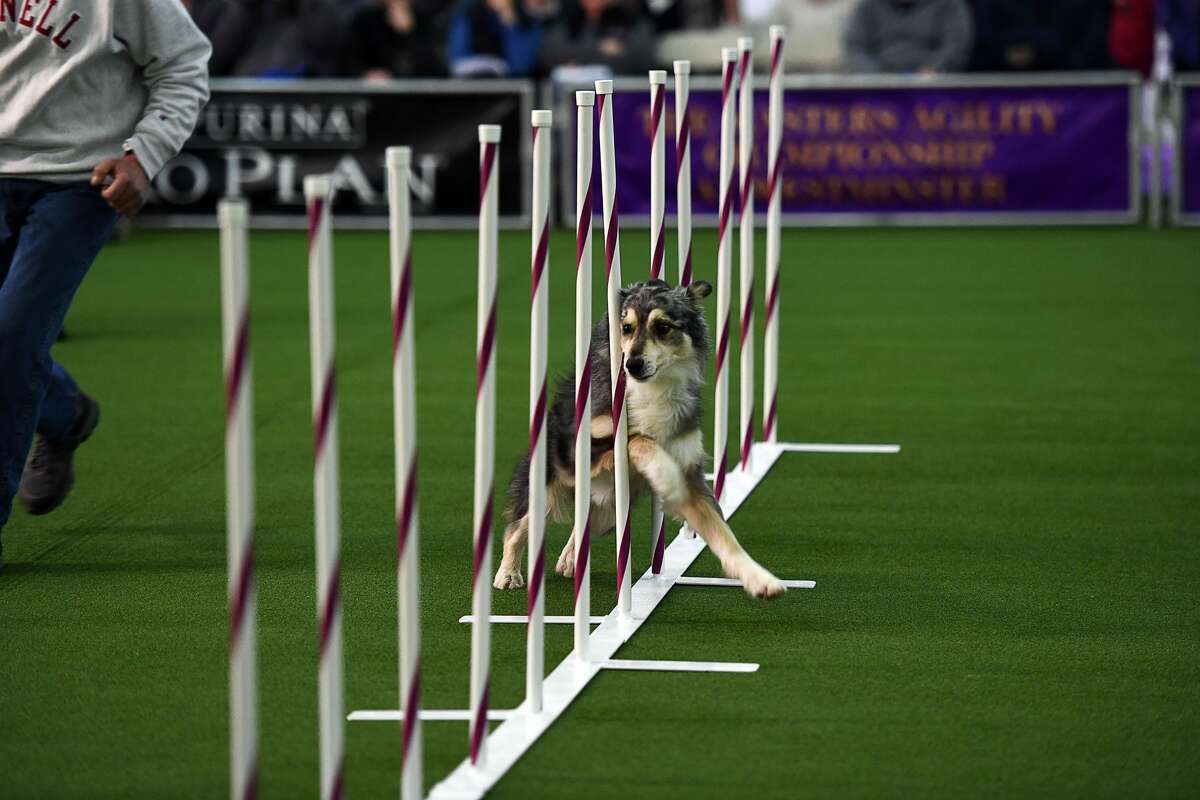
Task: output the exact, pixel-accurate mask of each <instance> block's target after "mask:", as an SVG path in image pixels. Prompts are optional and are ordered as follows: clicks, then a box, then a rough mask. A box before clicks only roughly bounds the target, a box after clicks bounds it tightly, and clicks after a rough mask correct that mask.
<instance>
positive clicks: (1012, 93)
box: [613, 84, 1200, 215]
mask: <svg viewBox="0 0 1200 800" xmlns="http://www.w3.org/2000/svg"><path fill="white" fill-rule="evenodd" d="M613 99H614V103H613V114H614V116H613V122H614V128H615V132H616V155H617V170H618V187H619V203H620V209H621V213H622V214H623V215H629V214H634V215H644V214H648V213H649V211H650V174H649V163H650V100H649V91H648V90H647V91H644V92H633V91H622V92H618V93H616V94H615V95H614V98H613ZM784 105H785V115H784V117H785V122H784V133H783V150H782V153H783V159H784V162H783V174H782V184H781V188H782V192H783V213H784V214H785V215H789V214H790V215H805V214H823V215H829V214H834V215H836V214H847V215H853V214H897V213H909V214H911V213H919V214H920V213H929V214H937V213H939V212H941V213H947V212H956V213H964V212H965V213H972V214H988V213H995V214H1030V213H1032V214H1038V213H1064V214H1091V213H1107V214H1121V213H1129V212H1130V211H1131V207H1132V203H1133V200H1132V192H1131V187H1132V185H1133V180H1134V176H1133V174H1132V170H1133V166H1132V161H1133V160H1132V159H1131V149H1130V148H1131V143H1130V124H1131V119H1130V114H1131V105H1130V91H1129V87H1128V86H1127V85H1124V84H1118V85H1101V86H1094V85H1093V86H1069V87H1042V86H1031V87H979V86H974V87H937V86H929V87H918V88H907V87H905V88H836V89H830V88H821V89H789V90H788V91H787V92H786V93H785V100H784ZM1196 106H1198V107H1200V103H1197V104H1196ZM667 115H668V118H667V130H668V131H670V136H668V141H669V145H668V152H667V165H668V166H667V169H668V178H667V179H668V183H669V185H671V186H673V181H674V172H675V168H674V162H675V156H674V150H675V146H674V141H673V140H674V131H675V121H674V108H673V103H672V101H671V93H670V92H668V109H667ZM691 115H692V116H691V128H692V135H693V155H692V170H693V172H692V185H693V195H694V202H693V209H694V212H695V213H696V214H715V213H716V211H717V174H718V159H719V155H720V135H721V131H720V120H721V93H720V91H719V90H701V89H693V91H692V93H691ZM754 138H755V156H754V165H753V171H754V174H755V196H756V198H757V207H758V208H759V209H760V210H762V209H763V207H764V206H763V204H764V203H765V200H766V192H767V152H766V146H767V92H766V90H765V89H763V90H759V91H756V93H755V128H754ZM1192 185H1193V186H1196V184H1195V183H1193V184H1192ZM1195 197H1196V198H1198V199H1200V191H1198V192H1197V193H1196V195H1195ZM667 207H668V208H667V210H668V213H672V212H673V211H674V192H673V191H670V190H669V191H668V192H667Z"/></svg>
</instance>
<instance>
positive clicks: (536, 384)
mask: <svg viewBox="0 0 1200 800" xmlns="http://www.w3.org/2000/svg"><path fill="white" fill-rule="evenodd" d="M530 122H531V124H532V126H533V235H532V246H531V247H532V253H531V261H530V270H529V282H530V313H529V456H530V458H529V603H528V606H529V609H528V610H529V628H528V631H527V635H526V642H525V698H526V700H527V701H528V703H529V710H530V711H532V712H534V713H539V712H540V711H541V710H542V681H543V680H544V679H545V675H546V652H545V637H546V592H545V586H546V339H547V337H548V336H549V330H550V306H549V293H550V272H549V270H547V269H546V266H547V261H548V259H549V256H550V136H551V124H552V122H553V116H552V114H551V113H550V112H549V111H534V112H532V114H531V118H530Z"/></svg>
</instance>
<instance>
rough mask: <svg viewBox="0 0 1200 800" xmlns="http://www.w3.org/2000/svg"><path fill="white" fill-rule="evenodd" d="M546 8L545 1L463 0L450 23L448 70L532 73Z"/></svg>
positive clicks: (472, 73) (457, 73)
mask: <svg viewBox="0 0 1200 800" xmlns="http://www.w3.org/2000/svg"><path fill="white" fill-rule="evenodd" d="M549 10H550V5H549V4H548V3H547V2H545V0H540V1H535V0H464V2H463V3H462V4H461V5H460V6H459V9H458V12H457V13H456V14H455V15H454V19H453V21H452V22H451V23H450V43H449V50H450V72H451V73H452V74H454V75H455V76H458V77H468V76H476V77H482V76H493V77H494V76H504V75H533V74H534V71H535V70H536V69H537V64H538V49H539V47H540V46H541V40H542V19H543V18H544V17H545V15H546V14H547V13H549Z"/></svg>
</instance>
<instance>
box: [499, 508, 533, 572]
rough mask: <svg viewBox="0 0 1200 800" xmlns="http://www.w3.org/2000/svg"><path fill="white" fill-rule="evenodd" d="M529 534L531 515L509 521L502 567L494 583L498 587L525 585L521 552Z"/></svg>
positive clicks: (506, 529) (505, 535) (505, 531)
mask: <svg viewBox="0 0 1200 800" xmlns="http://www.w3.org/2000/svg"><path fill="white" fill-rule="evenodd" d="M528 535H529V515H528V514H526V515H524V516H522V517H521V518H520V519H519V520H517V521H515V522H511V523H509V525H508V527H507V528H505V529H504V556H503V557H502V558H501V559H500V568H499V569H497V570H496V579H495V580H494V581H492V585H493V586H495V587H496V588H497V589H519V588H521V587H522V586H524V585H525V579H524V578H522V577H521V553H523V552H524V549H525V537H526V536H528Z"/></svg>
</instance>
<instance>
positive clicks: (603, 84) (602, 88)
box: [596, 81, 612, 94]
mask: <svg viewBox="0 0 1200 800" xmlns="http://www.w3.org/2000/svg"><path fill="white" fill-rule="evenodd" d="M596 94H612V81H596Z"/></svg>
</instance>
